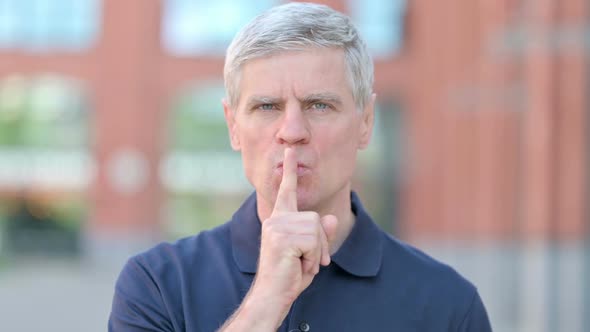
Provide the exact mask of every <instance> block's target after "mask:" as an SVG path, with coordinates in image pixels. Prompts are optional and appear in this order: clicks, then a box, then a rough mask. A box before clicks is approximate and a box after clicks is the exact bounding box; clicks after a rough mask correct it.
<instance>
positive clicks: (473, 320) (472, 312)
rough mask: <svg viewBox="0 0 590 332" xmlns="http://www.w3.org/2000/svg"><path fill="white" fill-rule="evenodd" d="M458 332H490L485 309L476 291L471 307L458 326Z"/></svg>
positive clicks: (490, 328) (490, 327)
mask: <svg viewBox="0 0 590 332" xmlns="http://www.w3.org/2000/svg"><path fill="white" fill-rule="evenodd" d="M459 331H460V332H492V326H491V324H490V320H489V318H488V314H487V312H486V308H485V307H484V305H483V302H482V301H481V298H480V296H479V294H478V292H477V291H476V292H475V294H474V296H473V300H472V301H471V306H470V307H469V310H468V311H467V314H466V315H465V318H464V319H463V322H462V323H461V325H460V326H459Z"/></svg>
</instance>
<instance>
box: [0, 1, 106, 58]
mask: <svg viewBox="0 0 590 332" xmlns="http://www.w3.org/2000/svg"><path fill="white" fill-rule="evenodd" d="M100 4H101V1H100V0H0V50H1V49H22V50H25V51H29V52H53V51H72V52H76V51H83V50H85V49H88V48H90V47H91V46H92V45H93V44H94V43H95V41H96V39H97V37H98V33H99V29H100Z"/></svg>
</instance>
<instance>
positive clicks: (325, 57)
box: [234, 48, 352, 104]
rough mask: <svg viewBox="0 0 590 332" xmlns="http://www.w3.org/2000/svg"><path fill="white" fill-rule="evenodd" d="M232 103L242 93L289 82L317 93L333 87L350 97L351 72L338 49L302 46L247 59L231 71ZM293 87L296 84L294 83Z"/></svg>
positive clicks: (238, 100)
mask: <svg viewBox="0 0 590 332" xmlns="http://www.w3.org/2000/svg"><path fill="white" fill-rule="evenodd" d="M234 75H235V76H234V80H235V81H234V82H235V91H236V92H237V93H236V96H235V97H236V103H237V104H239V103H241V100H242V97H243V95H244V94H251V93H252V92H253V91H256V93H257V94H261V93H262V94H264V93H267V94H270V93H272V92H274V93H275V94H276V93H277V91H279V90H280V89H283V88H286V87H287V85H289V84H295V85H296V84H298V83H300V84H303V83H304V84H303V86H300V88H304V90H309V91H301V92H302V93H312V92H313V93H317V92H320V91H321V92H325V91H329V90H334V92H338V93H340V94H345V95H350V96H351V97H352V82H351V72H350V69H349V66H348V63H347V61H346V57H345V53H344V50H343V49H341V48H304V49H301V50H288V51H281V52H273V53H272V54H268V55H265V56H259V57H256V58H251V59H248V60H247V61H244V62H242V64H241V66H240V67H239V69H238V70H236V72H235V73H234ZM295 87H297V86H295Z"/></svg>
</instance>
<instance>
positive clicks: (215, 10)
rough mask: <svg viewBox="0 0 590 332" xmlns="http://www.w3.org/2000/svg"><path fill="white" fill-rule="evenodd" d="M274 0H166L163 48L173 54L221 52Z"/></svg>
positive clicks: (218, 53)
mask: <svg viewBox="0 0 590 332" xmlns="http://www.w3.org/2000/svg"><path fill="white" fill-rule="evenodd" d="M278 2H279V1H277V0H252V1H240V0H217V1H205V0H166V1H165V2H164V17H163V21H162V43H163V46H164V49H166V50H167V51H168V52H170V53H171V54H174V55H177V56H192V55H222V54H224V53H225V49H226V48H227V45H229V43H230V42H231V40H232V38H233V37H234V35H235V34H236V32H237V31H238V30H239V29H240V28H241V27H242V26H244V25H245V24H246V23H248V21H249V20H251V19H252V18H254V17H255V16H256V15H257V14H259V13H261V12H262V11H264V10H265V9H267V8H270V7H272V6H273V5H275V4H277V3H278Z"/></svg>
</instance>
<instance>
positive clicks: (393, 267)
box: [382, 234, 489, 331]
mask: <svg viewBox="0 0 590 332" xmlns="http://www.w3.org/2000/svg"><path fill="white" fill-rule="evenodd" d="M384 236H385V238H386V239H385V241H384V255H383V257H384V260H383V266H382V268H383V272H384V274H386V275H397V277H395V280H396V282H398V283H400V285H399V286H401V287H403V288H404V289H406V290H407V291H408V292H409V293H411V294H412V301H413V302H414V304H415V305H416V307H415V308H416V310H417V311H419V314H420V315H421V316H422V317H428V318H429V319H428V321H429V322H432V323H437V322H440V323H442V322H451V323H450V324H451V325H452V326H454V327H455V328H456V329H453V330H458V329H460V327H461V326H463V325H464V324H465V322H466V321H467V320H469V319H470V317H474V316H477V317H482V318H481V319H478V320H477V321H478V322H480V323H481V324H483V325H482V326H488V325H489V323H488V322H487V314H486V312H485V308H484V306H483V304H482V302H481V299H480V297H479V294H478V291H477V288H476V287H475V286H474V285H473V284H472V283H471V282H470V281H469V280H467V279H466V278H465V277H464V276H462V275H461V274H460V273H459V272H457V271H456V270H455V269H454V268H453V267H451V266H449V265H447V264H445V263H443V262H441V261H439V260H437V259H435V258H433V257H431V256H430V255H428V254H426V253H424V252H423V251H422V250H420V249H418V248H416V247H414V246H412V245H410V244H408V243H405V242H403V241H400V240H398V239H396V238H395V237H393V236H390V235H388V234H384ZM481 331H488V330H487V329H482V330H481Z"/></svg>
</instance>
